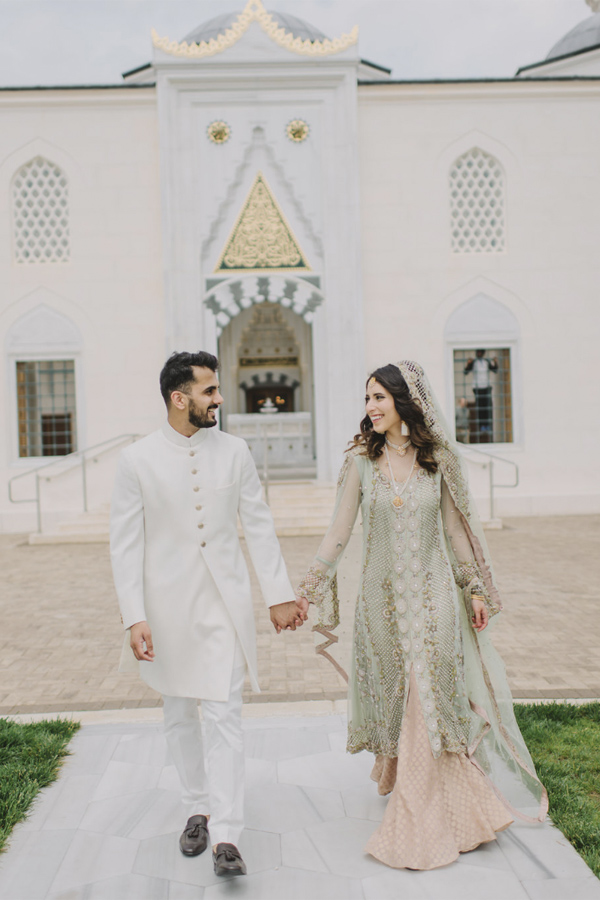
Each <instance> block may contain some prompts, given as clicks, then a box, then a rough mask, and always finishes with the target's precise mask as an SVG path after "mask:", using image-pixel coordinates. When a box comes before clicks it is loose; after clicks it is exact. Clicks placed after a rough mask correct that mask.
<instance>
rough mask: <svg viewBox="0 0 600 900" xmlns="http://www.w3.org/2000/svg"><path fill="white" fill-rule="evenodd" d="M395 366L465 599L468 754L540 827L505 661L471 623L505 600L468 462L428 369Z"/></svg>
mask: <svg viewBox="0 0 600 900" xmlns="http://www.w3.org/2000/svg"><path fill="white" fill-rule="evenodd" d="M397 365H398V368H399V369H400V371H401V373H402V376H403V377H404V380H405V381H406V383H407V385H408V387H409V390H410V393H411V396H412V398H413V399H414V400H416V401H417V402H418V403H419V405H420V406H421V409H422V410H423V414H424V416H425V421H426V422H427V425H428V427H429V430H430V431H431V432H432V434H433V436H434V438H435V441H436V449H435V454H434V455H435V458H436V461H437V463H438V466H439V468H440V471H441V474H442V501H441V518H442V524H443V527H444V538H445V543H446V548H447V550H448V555H449V558H450V562H451V564H452V569H453V573H454V579H455V581H456V584H457V587H458V589H459V592H460V593H461V594H462V596H463V598H464V604H459V615H460V618H461V633H462V643H463V652H464V663H465V684H466V689H467V696H468V698H469V703H470V708H471V716H470V724H471V732H470V740H469V757H470V759H471V761H472V762H473V763H474V764H475V765H476V766H477V767H478V768H479V769H480V771H482V772H483V773H484V775H485V776H486V777H487V778H489V780H490V782H491V785H492V787H493V789H494V791H495V792H496V794H497V795H498V797H499V798H500V799H501V800H502V801H503V802H504V804H505V805H506V806H507V808H508V809H509V810H510V812H511V814H512V815H514V816H515V817H517V818H520V819H522V820H525V821H528V822H538V821H539V822H541V821H543V820H544V818H545V816H546V813H547V811H548V795H547V792H546V789H545V788H544V786H543V784H542V783H541V782H540V780H539V779H538V777H537V775H536V772H535V767H534V764H533V761H532V759H531V756H530V754H529V751H528V750H527V747H526V745H525V742H524V740H523V737H522V735H521V732H520V730H519V726H518V725H517V721H516V719H515V715H514V710H513V701H512V696H511V693H510V688H509V686H508V681H507V678H506V671H505V668H504V664H503V662H502V659H501V658H500V656H499V655H498V653H497V652H496V650H495V648H494V646H493V644H492V641H491V639H490V634H489V632H490V626H489V625H488V628H486V629H485V631H483V632H481V633H478V632H476V631H474V629H473V627H472V625H471V621H470V619H471V595H472V594H478V595H480V596H482V597H483V599H484V601H485V605H486V607H487V610H488V615H489V617H490V619H492V617H493V616H495V615H496V614H497V613H498V612H500V610H501V609H502V603H501V601H500V597H499V595H498V590H497V588H496V583H495V578H494V573H493V568H492V563H491V558H490V552H489V548H488V544H487V540H486V538H485V534H484V531H483V527H482V525H481V520H480V518H479V514H478V512H477V507H476V506H475V502H474V500H473V497H472V495H471V492H470V490H469V486H468V479H467V474H466V465H465V462H464V459H463V458H462V456H461V453H460V448H459V446H458V444H457V443H456V442H455V441H453V440H452V439H451V438H450V433H449V430H448V428H447V426H446V423H445V421H444V417H443V414H442V412H441V408H440V406H439V404H438V402H437V400H436V398H435V395H434V394H433V391H432V390H431V387H430V385H429V382H428V380H427V377H426V375H425V373H424V372H423V369H422V368H421V367H420V366H419V365H418V364H417V363H414V362H411V361H409V360H405V361H403V362H400V363H398V364H397ZM492 627H493V621H492ZM525 810H526V811H527V812H525ZM529 812H532V813H533V814H532V815H529V814H528V813H529Z"/></svg>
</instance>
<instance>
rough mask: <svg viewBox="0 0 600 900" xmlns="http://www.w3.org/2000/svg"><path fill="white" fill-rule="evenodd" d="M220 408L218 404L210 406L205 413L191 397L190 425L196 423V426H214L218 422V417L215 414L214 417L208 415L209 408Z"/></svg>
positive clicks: (189, 407) (189, 409) (189, 408)
mask: <svg viewBox="0 0 600 900" xmlns="http://www.w3.org/2000/svg"><path fill="white" fill-rule="evenodd" d="M218 408H219V407H218V406H209V407H208V409H207V410H206V412H205V413H203V412H202V411H201V410H199V409H198V407H197V406H196V404H195V403H194V401H193V400H192V399H191V398H190V405H189V406H188V419H189V423H190V425H194V426H195V427H196V428H212V427H213V425H216V424H217V417H216V416H215V417H214V419H212V418H211V417H210V416H209V415H208V410H209V409H218Z"/></svg>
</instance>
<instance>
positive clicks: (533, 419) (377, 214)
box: [359, 80, 600, 515]
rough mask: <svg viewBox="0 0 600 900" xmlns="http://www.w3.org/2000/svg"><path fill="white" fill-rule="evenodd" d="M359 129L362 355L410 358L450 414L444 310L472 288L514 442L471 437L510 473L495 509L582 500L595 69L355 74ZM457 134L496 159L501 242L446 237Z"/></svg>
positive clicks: (574, 505) (546, 508)
mask: <svg viewBox="0 0 600 900" xmlns="http://www.w3.org/2000/svg"><path fill="white" fill-rule="evenodd" d="M359 142H360V162H361V169H360V171H361V176H360V187H361V212H362V225H363V229H362V254H363V257H362V259H363V273H364V282H363V292H364V298H365V301H364V302H365V311H364V321H365V343H366V358H367V361H368V363H369V366H371V367H374V366H376V365H380V364H385V363H387V362H392V361H394V360H397V359H399V358H407V357H408V358H410V357H412V358H415V359H417V360H419V361H420V362H421V363H422V364H423V365H424V367H425V369H426V370H427V371H428V372H429V374H430V377H431V380H432V382H433V385H434V388H435V390H436V392H437V393H438V394H439V395H440V399H441V400H442V401H443V402H444V404H445V407H446V412H447V414H448V418H449V419H450V420H452V418H453V410H452V408H451V396H452V388H451V377H452V376H451V366H450V358H451V352H450V347H449V346H448V345H447V343H446V341H445V337H444V332H445V327H446V323H447V321H448V319H449V317H450V316H451V315H452V313H453V312H454V311H456V310H457V309H458V308H459V307H460V306H461V305H462V304H463V303H465V302H467V301H469V300H470V299H471V298H473V297H475V296H477V295H481V294H483V295H485V296H486V297H488V298H491V299H492V300H496V301H498V302H499V303H501V304H503V305H504V306H505V307H507V309H508V310H509V311H510V312H511V313H512V314H513V316H514V317H515V318H516V320H517V322H518V324H519V327H520V340H519V342H518V346H517V347H515V350H516V354H514V363H516V365H515V366H514V371H513V381H514V384H513V400H514V407H515V429H516V431H515V442H514V445H509V444H504V445H500V446H498V447H497V448H496V449H495V448H494V446H493V445H488V446H487V449H489V450H492V451H495V452H497V453H499V454H500V455H501V456H503V457H506V458H509V459H512V460H514V461H515V462H516V463H517V464H518V466H519V469H520V485H519V487H518V488H516V489H514V490H504V491H502V490H501V491H499V492H498V493H499V497H500V500H499V506H498V512H499V513H500V514H501V515H502V514H504V515H508V514H524V515H527V514H532V515H535V514H546V513H586V512H598V511H599V510H600V481H599V475H598V450H597V447H598V441H599V439H600V424H599V415H598V413H599V412H600V379H598V374H597V359H598V346H599V342H600V304H599V291H600V254H599V253H598V227H599V216H600V83H598V82H570V83H558V82H548V83H539V82H536V83H532V82H526V81H525V80H523V81H522V82H512V83H498V84H486V83H471V84H460V85H454V84H449V83H446V84H435V85H433V84H431V85H427V84H422V85H410V84H388V85H385V86H384V85H381V86H376V85H371V86H366V85H365V86H363V87H361V88H360V89H359ZM472 146H477V147H480V148H481V149H482V150H484V151H486V152H488V153H490V154H492V155H494V156H495V157H496V158H497V159H498V160H499V161H500V162H501V164H502V166H503V168H504V172H505V180H506V249H505V251H504V252H501V253H470V254H465V255H458V254H455V253H452V252H451V250H450V224H449V223H450V216H449V199H448V198H449V190H448V172H449V169H450V166H451V165H452V163H453V161H454V160H455V159H456V158H457V157H458V156H460V155H461V154H462V153H464V152H465V151H466V150H468V149H469V148H470V147H472ZM493 336H494V337H495V335H493ZM484 338H485V334H482V335H481V340H478V341H477V344H479V343H481V344H482V345H484V346H485V343H484ZM471 346H472V344H471ZM496 346H507V343H505V342H504V341H502V340H501V341H500V342H499V344H498V343H496ZM482 449H486V447H483V448H482ZM503 475H504V477H506V475H505V474H504V473H499V476H500V477H503Z"/></svg>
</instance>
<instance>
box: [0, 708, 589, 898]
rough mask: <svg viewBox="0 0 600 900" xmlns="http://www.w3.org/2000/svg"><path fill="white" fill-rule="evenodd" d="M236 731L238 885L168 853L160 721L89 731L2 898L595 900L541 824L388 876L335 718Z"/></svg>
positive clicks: (36, 816)
mask: <svg viewBox="0 0 600 900" xmlns="http://www.w3.org/2000/svg"><path fill="white" fill-rule="evenodd" d="M259 705H260V706H262V707H263V709H265V711H266V709H267V707H265V706H264V705H263V704H255V705H254V708H255V709H256V707H257V706H259ZM140 712H141V711H140ZM144 713H145V715H147V716H148V715H149V716H155V717H158V715H159V711H158V710H155V711H154V710H147V711H144ZM113 715H115V714H113ZM127 715H129V716H135V715H136V714H135V713H133V712H129V713H127ZM245 731H246V782H247V794H246V823H247V828H246V830H245V832H244V834H243V835H242V839H241V841H240V849H241V851H242V853H243V856H244V858H245V860H246V863H247V866H248V875H247V876H246V877H243V878H236V879H234V880H233V881H231V880H227V879H225V880H224V879H217V878H216V877H215V875H214V873H213V869H212V862H211V858H210V852H206V853H204V854H203V855H202V856H200V857H196V858H193V859H189V858H185V857H184V856H182V854H181V853H180V852H179V847H178V836H179V833H180V832H181V829H182V824H183V820H184V818H185V816H184V813H183V810H182V808H181V807H180V803H179V795H178V790H177V783H176V773H175V771H174V768H173V767H172V766H170V765H168V760H167V756H166V745H165V742H164V738H163V736H162V733H161V728H160V725H158V724H151V723H148V724H143V725H135V724H131V723H129V724H122V725H118V724H105V725H86V726H84V727H83V729H82V730H81V732H80V733H79V734H78V735H76V737H75V739H74V741H73V743H72V749H73V751H74V755H73V756H72V757H71V758H70V759H68V760H67V762H66V764H65V766H64V768H63V771H62V775H61V777H60V779H59V781H57V782H56V783H55V784H54V785H52V786H51V787H50V788H48V789H46V790H45V791H43V792H42V794H41V796H40V798H39V799H38V801H37V802H36V804H35V806H34V809H33V812H32V815H31V816H30V817H29V818H28V819H27V821H26V822H24V823H23V824H22V825H20V826H18V827H17V828H16V829H15V831H14V833H13V837H12V839H11V845H10V847H9V849H8V851H7V852H6V853H5V854H2V856H1V857H0V898H2V900H192V898H194V900H217V898H225V897H228V898H237V900H306V898H309V897H310V898H312V900H359V898H360V900H388V898H389V900H398V898H402V900H426V898H431V900H433V898H435V900H481V898H485V900H567V898H573V900H575V898H576V900H600V882H598V880H597V879H596V878H595V877H594V875H593V874H592V872H591V871H590V870H589V869H588V867H587V866H586V865H585V863H584V862H583V860H582V859H581V858H580V857H579V856H578V855H577V853H576V852H575V850H574V849H573V848H572V847H571V846H570V844H569V843H568V842H567V841H566V840H565V838H564V837H563V836H562V835H561V833H560V832H559V831H557V830H556V829H555V828H553V827H552V826H551V825H550V824H549V823H546V824H544V825H537V826H530V825H523V824H518V825H517V824H515V825H513V826H511V827H510V828H509V829H508V830H507V831H504V832H502V833H501V834H499V835H498V839H497V841H493V842H491V843H489V844H486V845H484V846H482V847H480V848H478V849H477V850H473V851H471V852H470V853H465V854H463V855H462V856H461V857H460V858H459V860H458V861H457V862H455V863H452V864H451V865H449V866H445V867H444V868H441V869H435V870H433V871H430V872H411V871H407V870H396V869H390V868H388V867H387V866H384V865H383V864H382V863H379V862H378V861H377V860H375V859H373V858H372V857H370V856H367V855H366V854H365V853H364V852H363V847H364V845H365V843H366V841H367V839H368V837H369V836H370V835H371V834H372V832H373V831H374V830H375V828H376V827H377V823H378V822H379V821H380V820H381V817H382V814H383V810H384V808H385V805H386V802H387V801H386V798H382V797H379V796H378V795H377V790H376V786H375V785H374V784H373V782H371V781H370V780H369V771H370V768H371V765H372V759H373V758H372V756H371V755H370V754H367V753H360V754H357V755H356V756H349V755H348V754H346V753H345V723H344V719H343V717H342V716H323V717H312V718H308V717H304V718H286V719H284V718H277V719H266V718H253V719H246V720H245Z"/></svg>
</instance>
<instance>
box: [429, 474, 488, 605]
mask: <svg viewBox="0 0 600 900" xmlns="http://www.w3.org/2000/svg"><path fill="white" fill-rule="evenodd" d="M442 521H443V523H444V532H445V536H446V541H447V544H448V549H449V551H450V562H451V564H452V574H453V575H454V580H455V582H456V584H457V585H458V587H459V588H461V589H462V591H463V595H464V599H465V604H466V607H467V612H468V613H469V615H471V612H472V610H471V597H472V596H473V595H474V594H475V595H477V596H479V597H481V598H482V600H483V602H484V603H485V606H486V609H487V612H488V616H489V618H491V617H492V616H495V615H496V614H497V613H499V612H500V610H501V608H502V607H501V606H499V605H498V604H497V603H495V602H494V601H493V600H492V599H491V597H490V594H489V591H488V589H487V587H486V584H485V581H484V579H483V576H482V574H481V570H480V568H479V565H478V564H477V561H476V560H475V557H474V555H473V550H472V547H471V542H470V541H469V537H468V535H467V532H466V530H465V526H464V521H463V517H462V516H461V514H460V512H459V510H458V509H457V507H456V504H455V503H454V500H453V499H452V495H451V494H450V491H449V490H448V488H447V486H446V484H445V482H443V481H442Z"/></svg>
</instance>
